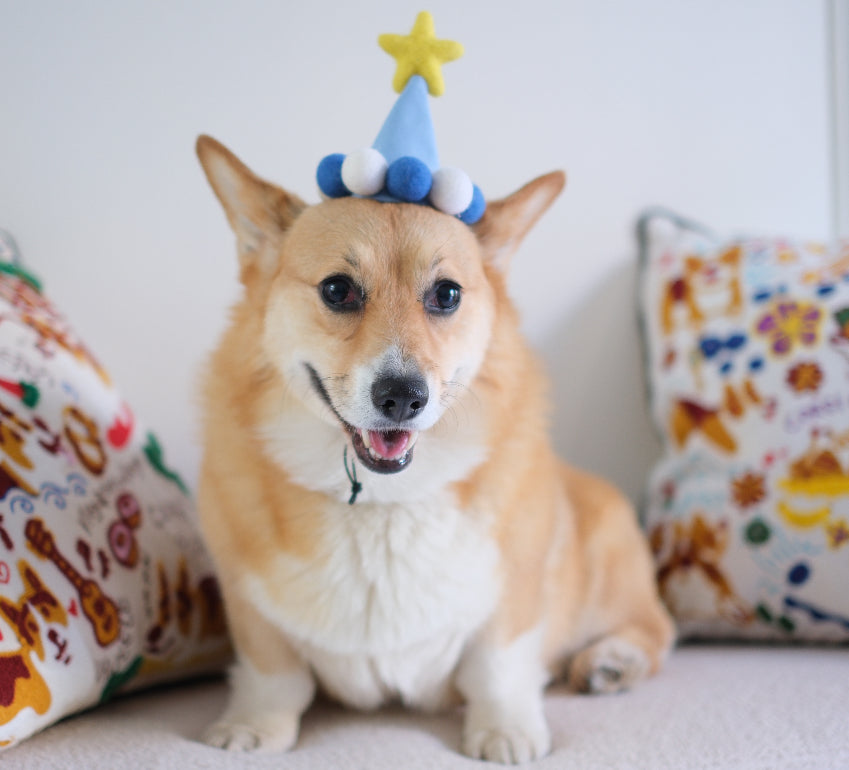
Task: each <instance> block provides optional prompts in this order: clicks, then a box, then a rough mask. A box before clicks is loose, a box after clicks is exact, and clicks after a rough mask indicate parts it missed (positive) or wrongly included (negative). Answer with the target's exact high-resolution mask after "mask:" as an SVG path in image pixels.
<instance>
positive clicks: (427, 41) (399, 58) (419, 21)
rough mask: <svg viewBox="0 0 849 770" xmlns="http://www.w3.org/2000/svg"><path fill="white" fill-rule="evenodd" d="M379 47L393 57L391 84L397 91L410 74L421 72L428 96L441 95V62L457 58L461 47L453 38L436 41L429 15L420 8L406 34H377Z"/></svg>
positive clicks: (442, 88) (404, 83)
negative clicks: (395, 64)
mask: <svg viewBox="0 0 849 770" xmlns="http://www.w3.org/2000/svg"><path fill="white" fill-rule="evenodd" d="M377 42H378V44H379V45H380V47H381V48H382V49H383V50H384V51H386V53H388V54H389V55H390V56H394V57H395V61H396V62H397V67H396V69H395V77H394V78H393V79H392V87H393V88H394V89H395V90H396V91H397V92H398V93H399V94H400V93H401V91H403V90H404V86H405V85H407V81H408V80H409V79H410V78H411V77H412V76H413V75H421V76H422V77H423V78H424V79H425V80H426V81H427V90H428V92H429V93H430V95H431V96H441V95H442V93H443V92H444V91H445V81H444V80H443V79H442V65H443V64H445V63H446V62H450V61H454V59H459V58H460V57H461V56H462V55H463V46H462V45H461V44H460V43H455V42H454V41H453V40H438V39H437V37H436V32H435V31H434V28H433V16H431V15H430V14H429V13H428V12H427V11H422V12H421V13H420V14H419V15H418V16H417V17H416V23H415V24H414V25H413V29H412V30H410V34H409V35H380V37H378V38H377Z"/></svg>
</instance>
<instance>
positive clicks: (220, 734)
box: [203, 722, 291, 753]
mask: <svg viewBox="0 0 849 770" xmlns="http://www.w3.org/2000/svg"><path fill="white" fill-rule="evenodd" d="M203 742H204V743H205V744H207V745H208V746H212V747H214V748H216V749H224V750H225V751H233V752H244V753H248V752H254V751H257V752H261V751H281V750H284V749H287V748H289V746H290V745H291V741H288V740H281V739H275V738H274V737H273V736H270V735H264V734H263V733H261V732H259V731H258V730H256V729H254V728H252V727H249V726H247V725H234V724H227V723H225V722H218V723H216V724H214V725H212V726H211V727H210V728H209V729H208V730H207V731H206V732H205V733H204V734H203Z"/></svg>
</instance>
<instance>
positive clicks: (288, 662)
mask: <svg viewBox="0 0 849 770" xmlns="http://www.w3.org/2000/svg"><path fill="white" fill-rule="evenodd" d="M197 152H198V156H199V158H200V162H201V165H202V166H203V169H204V171H205V172H206V175H207V178H208V180H209V182H210V184H211V186H212V189H213V191H214V192H215V194H216V195H217V197H218V199H219V200H220V202H221V204H222V205H223V208H224V211H225V213H226V216H227V219H228V220H229V223H230V225H231V227H232V229H233V230H234V232H235V235H236V239H237V246H238V259H239V270H240V280H241V283H242V284H243V296H242V298H241V299H240V300H239V301H238V303H237V304H236V306H235V307H234V309H233V311H232V317H231V320H230V324H229V327H228V328H227V329H226V331H225V332H224V335H223V338H222V339H221V341H220V344H219V345H218V347H217V349H216V350H215V351H214V353H213V354H212V356H211V360H210V362H209V364H208V367H207V370H206V373H205V381H204V382H205V387H204V393H203V409H204V423H203V440H204V457H203V461H202V468H201V480H200V490H199V508H200V511H201V513H200V516H201V524H202V528H203V531H204V534H205V537H206V539H207V541H208V544H209V547H210V549H211V552H212V554H213V558H214V560H215V562H216V564H217V568H218V572H219V577H220V582H221V586H222V592H223V597H224V603H225V606H226V610H227V614H228V619H229V624H230V629H231V632H232V637H233V642H234V647H235V650H236V662H235V664H234V666H233V668H232V670H231V675H230V684H231V692H230V699H229V703H228V706H227V708H226V711H225V713H224V714H223V715H222V716H221V717H220V719H219V720H218V721H217V722H216V723H215V724H213V725H212V726H211V727H210V728H209V730H208V731H207V733H206V735H205V740H206V741H207V742H208V743H209V744H211V745H214V746H219V747H222V748H226V749H230V750H236V751H252V750H283V749H288V748H290V747H292V746H293V745H294V743H295V742H296V738H297V734H298V726H299V721H300V718H301V715H302V714H303V713H304V711H305V710H306V709H307V707H308V706H309V704H310V702H311V701H312V699H313V696H314V694H315V692H316V689H317V687H320V688H321V689H322V690H323V691H324V692H325V693H326V694H328V695H329V696H331V697H333V698H335V699H337V700H339V701H341V702H342V703H344V704H347V705H349V706H352V707H355V708H359V709H375V708H377V707H379V706H381V705H383V704H386V703H388V702H393V701H394V702H401V703H403V704H406V705H408V706H410V707H414V708H420V709H426V710H437V709H445V708H448V707H451V706H454V705H455V704H459V703H465V705H466V708H465V722H464V728H463V737H462V750H463V752H465V753H466V754H467V755H469V756H471V757H477V758H482V759H486V760H493V761H496V762H501V763H519V762H523V761H528V760H531V759H534V758H537V757H541V756H543V755H545V754H546V753H547V752H548V751H549V750H550V745H551V739H550V732H549V728H548V726H547V724H546V720H545V716H544V711H543V696H544V688H545V686H546V684H547V683H548V682H549V681H551V680H552V679H553V678H555V677H561V676H566V677H568V679H569V681H570V682H571V684H572V685H573V686H574V687H575V688H577V689H579V690H584V691H588V692H610V691H616V690H622V689H625V688H628V687H630V686H631V685H632V684H634V683H635V682H636V681H637V680H639V679H642V678H643V677H645V676H647V675H649V674H651V673H652V672H655V671H657V669H658V667H659V666H660V665H661V663H662V661H663V659H664V657H665V656H666V654H667V652H668V651H669V649H670V646H671V644H672V640H673V625H672V622H671V621H670V618H669V616H668V614H667V612H666V611H665V609H664V608H663V606H662V605H661V603H660V600H659V598H658V593H657V589H656V585H655V582H654V578H653V567H652V562H651V558H650V554H649V550H648V547H647V544H646V542H645V540H644V538H643V537H642V535H641V533H640V530H639V528H638V525H637V521H636V518H635V516H634V513H633V511H632V509H631V507H630V505H629V504H628V503H627V502H626V500H625V499H624V498H623V497H622V496H621V495H620V494H619V493H618V492H617V491H615V490H614V489H613V488H611V487H610V486H609V485H608V484H607V483H605V482H604V481H601V480H600V479H597V478H594V477H593V476H591V475H589V474H587V473H584V472H581V471H579V470H576V469H574V468H571V467H568V466H566V465H564V464H562V463H561V462H560V461H559V460H558V459H557V458H556V457H555V455H554V453H553V451H552V448H551V445H550V443H549V439H548V437H547V433H546V430H547V429H546V422H547V411H548V407H547V402H546V382H545V378H544V376H543V374H542V373H541V369H540V365H539V364H538V363H537V361H536V359H535V357H534V355H533V354H532V353H531V351H530V349H529V347H528V345H527V344H526V343H525V341H524V340H523V338H522V335H521V334H520V330H519V322H518V317H517V312H516V310H515V309H514V307H513V305H512V304H511V302H510V300H509V299H508V293H507V285H506V272H507V266H508V262H509V258H510V256H511V255H512V253H513V252H514V251H515V250H516V248H517V247H518V245H519V243H520V242H521V240H522V238H523V237H524V236H525V234H526V233H527V232H528V230H529V229H530V228H531V226H532V225H533V224H534V223H535V222H536V221H537V219H538V218H539V217H540V216H541V215H542V213H543V212H544V211H545V210H546V209H547V208H548V206H549V205H550V204H551V203H552V201H553V200H554V199H555V197H556V196H557V195H558V194H559V193H560V191H561V189H562V187H563V185H564V181H565V177H564V175H563V174H562V173H561V172H556V173H551V174H548V175H546V176H542V177H540V178H538V179H536V180H535V181H533V182H531V183H529V184H528V185H526V186H525V187H523V188H522V189H520V190H519V191H518V192H516V193H514V194H513V195H510V196H509V197H507V198H505V199H503V200H499V201H493V202H490V203H489V204H488V207H487V209H486V213H485V214H484V216H483V218H482V219H481V220H480V221H479V222H478V223H476V224H475V225H473V226H468V225H466V224H463V223H462V222H461V221H460V220H459V219H457V218H456V217H452V216H449V215H447V214H444V213H441V212H439V211H437V210H435V209H432V208H429V207H428V206H425V205H417V204H411V203H390V202H378V201H375V200H370V199H366V198H357V197H347V198H338V199H333V200H325V201H323V202H321V203H319V204H317V205H311V206H309V205H306V204H305V203H303V202H302V201H301V200H300V199H299V198H298V197H296V196H295V195H293V194H292V193H290V192H287V191H285V190H283V189H281V188H279V187H276V186H274V185H272V184H270V183H268V182H266V181H263V180H262V179H260V178H259V177H257V176H255V175H254V174H253V173H252V172H251V171H250V170H249V169H248V168H247V167H246V166H244V165H243V164H242V163H241V161H239V160H238V159H237V158H236V157H235V156H234V155H233V154H232V153H231V152H230V151H229V150H227V149H226V148H225V147H223V146H222V145H221V144H219V143H218V142H216V141H215V140H214V139H211V138H209V137H206V136H202V137H200V138H199V140H198V143H197Z"/></svg>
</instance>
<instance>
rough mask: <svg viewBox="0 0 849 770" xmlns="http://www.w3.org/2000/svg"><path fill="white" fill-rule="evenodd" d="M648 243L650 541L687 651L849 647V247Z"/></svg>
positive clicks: (692, 232) (682, 232) (652, 228)
mask: <svg viewBox="0 0 849 770" xmlns="http://www.w3.org/2000/svg"><path fill="white" fill-rule="evenodd" d="M640 233H641V240H642V247H643V249H642V270H641V278H640V303H641V312H642V315H643V327H644V334H645V347H646V356H647V370H648V372H647V375H648V381H649V391H650V395H651V412H652V418H653V421H654V422H655V424H656V426H657V427H658V429H659V431H660V433H661V435H662V438H663V443H664V455H663V458H662V459H661V460H660V462H659V463H658V465H657V466H656V468H655V469H654V471H653V473H652V475H651V480H650V483H649V490H648V497H647V510H646V526H647V529H648V533H649V537H650V539H651V543H652V548H653V550H654V554H655V558H656V563H657V575H658V581H659V584H660V589H661V593H662V595H663V597H664V599H665V601H666V602H667V604H668V605H669V607H670V609H671V610H672V612H673V614H674V615H675V616H676V618H677V620H678V623H679V628H680V630H681V633H682V635H683V636H703V637H705V636H706V637H745V638H757V639H798V640H809V641H811V640H818V641H844V640H847V639H849V242H846V243H842V244H837V245H835V246H833V247H826V246H823V245H820V244H813V243H804V242H797V241H790V240H782V239H763V238H756V239H749V240H737V241H732V242H728V243H722V242H720V241H719V240H718V239H716V238H714V237H712V236H710V235H709V234H707V233H706V231H704V230H703V229H702V228H700V227H698V226H696V225H693V224H690V223H686V222H684V221H682V220H680V219H678V218H676V217H675V216H674V215H670V214H665V213H660V212H656V213H654V214H649V215H647V216H646V217H645V218H644V219H643V220H641V223H640Z"/></svg>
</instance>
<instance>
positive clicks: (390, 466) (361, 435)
mask: <svg viewBox="0 0 849 770" xmlns="http://www.w3.org/2000/svg"><path fill="white" fill-rule="evenodd" d="M304 365H305V366H306V368H307V372H309V375H310V379H311V380H312V384H313V387H314V388H315V390H316V392H317V393H318V395H319V396H320V397H321V399H322V400H323V401H324V403H326V404H327V406H328V407H330V411H332V412H333V414H334V415H336V419H338V420H339V422H341V423H342V425H343V426H345V430H347V431H348V433H349V434H350V436H351V443H352V444H353V445H354V451H355V452H356V453H357V457H358V458H359V460H360V462H361V463H362V464H363V465H365V467H366V468H368V469H369V470H370V471H374V472H375V473H398V471H402V470H404V468H406V467H407V466H408V465H409V464H410V462H411V461H412V459H413V449H414V447H415V445H416V441H417V440H418V437H419V433H418V431H413V430H400V429H397V428H389V429H386V430H368V429H364V428H355V427H354V426H353V425H350V424H349V423H348V422H346V421H345V420H344V419H343V418H342V415H340V414H339V412H338V411H337V410H336V407H335V406H334V405H333V401H331V399H330V394H329V393H328V392H327V389H326V388H325V387H324V383H323V382H322V381H321V378H320V377H319V376H318V372H316V370H315V369H313V368H312V367H311V366H310V365H309V364H304Z"/></svg>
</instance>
